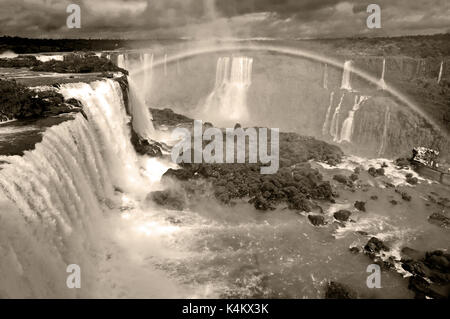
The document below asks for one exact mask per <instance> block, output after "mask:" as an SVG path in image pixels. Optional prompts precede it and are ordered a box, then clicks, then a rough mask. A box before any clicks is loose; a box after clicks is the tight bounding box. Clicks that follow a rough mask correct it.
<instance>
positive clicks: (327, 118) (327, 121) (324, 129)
mask: <svg viewBox="0 0 450 319" xmlns="http://www.w3.org/2000/svg"><path fill="white" fill-rule="evenodd" d="M333 100H334V91H333V92H331V93H330V104H329V105H328V109H327V114H326V115H325V121H324V122H323V126H322V136H325V135H326V134H327V132H328V130H329V127H330V115H331V108H332V107H333Z"/></svg>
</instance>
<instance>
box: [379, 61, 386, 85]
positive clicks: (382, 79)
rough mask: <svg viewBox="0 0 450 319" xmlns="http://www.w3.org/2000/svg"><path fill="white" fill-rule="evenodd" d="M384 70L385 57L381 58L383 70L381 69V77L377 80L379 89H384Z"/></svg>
mask: <svg viewBox="0 0 450 319" xmlns="http://www.w3.org/2000/svg"><path fill="white" fill-rule="evenodd" d="M385 72H386V59H385V58H384V59H383V70H382V71H381V78H380V81H379V82H378V88H379V89H380V90H386V88H387V87H386V82H385V81H384V74H385Z"/></svg>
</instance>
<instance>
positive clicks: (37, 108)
mask: <svg viewBox="0 0 450 319" xmlns="http://www.w3.org/2000/svg"><path fill="white" fill-rule="evenodd" d="M81 110H82V109H81V104H80V103H79V102H78V101H77V100H75V99H69V100H65V99H64V97H63V96H62V95H61V94H59V93H57V92H55V91H38V92H36V91H33V90H30V89H29V88H28V87H26V86H24V85H22V84H20V83H16V82H15V81H10V80H0V121H5V120H10V119H27V118H36V117H42V116H51V115H57V114H61V113H67V112H76V111H81Z"/></svg>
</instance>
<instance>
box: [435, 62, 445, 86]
mask: <svg viewBox="0 0 450 319" xmlns="http://www.w3.org/2000/svg"><path fill="white" fill-rule="evenodd" d="M443 72H444V61H442V62H441V66H440V67H439V75H438V79H437V83H438V84H439V83H441V80H442V73H443Z"/></svg>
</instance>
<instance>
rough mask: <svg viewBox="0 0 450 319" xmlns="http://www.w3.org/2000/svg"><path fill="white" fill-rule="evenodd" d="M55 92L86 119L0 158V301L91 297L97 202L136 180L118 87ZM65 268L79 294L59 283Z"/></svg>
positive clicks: (67, 87) (101, 204) (98, 231)
mask: <svg viewBox="0 0 450 319" xmlns="http://www.w3.org/2000/svg"><path fill="white" fill-rule="evenodd" d="M61 93H62V94H63V95H64V96H65V97H66V98H77V99H79V100H80V101H81V102H82V103H83V106H84V110H85V112H86V114H87V116H88V118H89V121H86V120H85V118H84V117H83V116H82V115H81V114H78V115H77V116H76V117H75V119H74V120H72V121H66V122H64V123H62V124H60V125H57V126H53V127H51V128H49V129H48V130H47V131H46V132H45V133H44V135H43V139H42V142H41V143H38V144H37V145H36V147H35V149H34V150H33V151H28V152H25V154H24V155H23V156H11V157H6V156H5V157H2V162H5V163H8V164H4V165H3V167H2V169H1V170H0V198H1V199H3V200H0V204H1V206H2V209H1V217H2V223H1V226H0V228H1V231H0V237H1V240H0V251H2V252H3V253H2V258H1V259H0V269H1V273H2V276H4V277H3V278H2V280H1V281H0V292H1V293H0V294H1V295H2V297H55V296H58V297H64V296H66V297H75V296H79V294H81V295H83V296H89V294H90V292H92V293H93V294H94V293H95V289H94V287H93V286H94V282H93V281H92V280H93V278H95V277H96V276H97V275H98V271H97V270H96V268H95V267H94V266H93V264H92V262H93V260H95V258H96V257H95V254H96V252H95V251H96V250H97V249H101V247H99V245H97V243H98V242H99V241H100V237H101V236H102V227H101V225H100V223H99V219H100V218H102V214H103V212H104V209H105V207H106V205H105V204H108V205H111V202H112V200H111V198H112V197H113V192H114V188H121V189H124V190H127V189H129V190H135V189H136V188H137V185H138V184H139V183H140V182H139V181H141V178H140V176H139V169H138V166H137V158H136V155H135V152H134V150H133V149H132V146H131V144H130V142H129V133H128V131H127V125H126V114H125V109H124V105H123V102H122V94H121V91H120V86H119V85H118V84H117V83H116V82H114V81H112V80H107V81H101V82H94V83H92V84H91V85H89V84H84V83H83V84H64V85H62V87H61ZM140 185H142V183H140ZM6 199H8V200H9V201H6ZM8 203H12V204H13V205H11V204H8ZM5 206H6V208H5ZM72 263H75V264H77V265H79V266H80V267H82V269H83V276H84V277H83V278H84V280H83V284H84V286H83V288H86V289H83V290H81V292H80V291H78V290H77V289H67V286H66V276H67V273H66V267H67V265H68V264H72ZM8 278H9V279H8ZM11 280H13V281H14V282H10V281H11ZM6 288H8V290H7V291H8V293H7V295H4V294H5V293H6ZM86 294H87V295H86Z"/></svg>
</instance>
